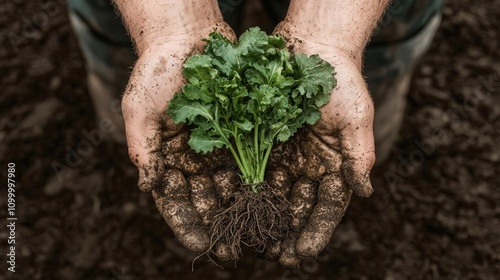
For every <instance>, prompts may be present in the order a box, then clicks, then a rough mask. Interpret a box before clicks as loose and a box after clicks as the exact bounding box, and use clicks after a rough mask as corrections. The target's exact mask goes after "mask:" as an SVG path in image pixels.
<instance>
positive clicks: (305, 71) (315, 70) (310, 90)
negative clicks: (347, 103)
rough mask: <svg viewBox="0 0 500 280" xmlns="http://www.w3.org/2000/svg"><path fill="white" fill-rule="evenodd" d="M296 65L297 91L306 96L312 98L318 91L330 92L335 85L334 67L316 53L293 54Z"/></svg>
mask: <svg viewBox="0 0 500 280" xmlns="http://www.w3.org/2000/svg"><path fill="white" fill-rule="evenodd" d="M294 62H295V65H296V66H297V71H296V72H297V77H296V78H297V80H298V83H299V86H298V87H297V91H298V92H299V93H300V94H301V95H306V97H307V98H314V96H315V95H317V94H318V93H324V94H330V93H331V92H332V90H333V88H334V87H335V85H336V81H335V77H334V76H333V75H334V68H333V66H331V65H330V64H329V63H328V62H326V61H324V60H322V59H321V58H320V57H319V56H318V55H312V56H309V57H308V56H307V55H305V54H298V55H295V56H294Z"/></svg>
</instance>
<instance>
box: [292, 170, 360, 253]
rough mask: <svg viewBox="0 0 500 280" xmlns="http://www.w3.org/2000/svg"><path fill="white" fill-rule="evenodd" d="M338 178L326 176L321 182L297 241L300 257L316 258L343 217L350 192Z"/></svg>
mask: <svg viewBox="0 0 500 280" xmlns="http://www.w3.org/2000/svg"><path fill="white" fill-rule="evenodd" d="M340 177H341V175H340V174H332V175H327V176H325V178H323V180H322V181H321V184H320V186H319V189H318V202H317V203H316V206H315V207H314V209H313V212H312V214H311V216H310V217H309V220H308V222H307V224H306V225H305V227H304V229H303V230H302V232H301V233H300V235H299V238H298V239H297V244H296V250H297V254H298V255H299V256H300V257H314V256H317V255H318V254H319V252H321V250H322V249H323V248H324V247H325V246H326V244H327V243H328V242H329V240H330V238H331V236H332V234H333V231H334V230H335V228H336V227H337V225H338V224H339V222H340V220H341V219H342V217H343V216H344V213H345V210H346V209H347V206H348V205H349V200H350V198H351V190H350V189H349V188H347V187H346V186H345V185H344V184H343V182H342V180H341V179H340Z"/></svg>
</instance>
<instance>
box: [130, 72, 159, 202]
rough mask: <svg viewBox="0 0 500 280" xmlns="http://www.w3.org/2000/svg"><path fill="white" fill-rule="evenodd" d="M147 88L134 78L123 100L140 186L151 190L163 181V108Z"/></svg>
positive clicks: (131, 152)
mask: <svg viewBox="0 0 500 280" xmlns="http://www.w3.org/2000/svg"><path fill="white" fill-rule="evenodd" d="M150 98H151V97H150V95H149V94H148V93H147V91H146V90H145V88H144V87H142V86H140V84H139V83H136V82H135V80H134V78H133V76H132V77H131V79H130V81H129V84H128V86H127V89H126V91H125V94H124V96H123V99H122V111H123V119H124V121H125V131H126V136H127V145H128V152H129V156H130V159H131V160H132V162H133V163H134V164H135V165H136V166H137V167H138V169H139V182H138V187H139V189H140V190H141V191H143V192H149V191H151V190H152V189H154V188H155V187H156V186H157V185H159V184H160V183H161V178H162V175H163V173H164V171H165V166H164V163H163V160H162V158H161V157H160V144H161V136H162V135H161V122H162V116H161V111H160V112H158V110H156V109H155V108H154V102H153V101H152V100H149V99H150Z"/></svg>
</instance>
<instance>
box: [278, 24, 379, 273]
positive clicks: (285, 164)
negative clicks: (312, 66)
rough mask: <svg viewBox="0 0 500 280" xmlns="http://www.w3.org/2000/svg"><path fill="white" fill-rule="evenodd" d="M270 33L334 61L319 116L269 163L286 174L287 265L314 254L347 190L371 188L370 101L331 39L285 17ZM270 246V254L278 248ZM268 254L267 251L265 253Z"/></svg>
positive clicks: (354, 67) (355, 65)
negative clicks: (290, 233)
mask: <svg viewBox="0 0 500 280" xmlns="http://www.w3.org/2000/svg"><path fill="white" fill-rule="evenodd" d="M275 33H277V34H280V35H282V36H284V37H285V39H286V40H287V42H288V47H289V49H290V51H291V52H293V53H306V54H309V55H312V54H319V55H320V57H321V58H322V59H324V60H326V61H328V62H330V63H331V64H332V65H333V66H334V67H335V72H336V74H335V78H336V80H337V86H336V87H335V89H334V91H333V93H332V95H331V100H330V102H329V103H328V104H327V105H325V106H323V107H322V108H321V119H320V120H319V121H318V123H317V124H316V125H314V126H313V127H309V128H307V129H305V130H304V131H302V132H301V133H300V134H299V135H297V136H296V137H295V138H294V139H293V140H292V141H290V142H289V143H285V144H282V145H281V146H278V147H277V148H276V149H275V151H274V153H273V158H272V159H271V160H270V167H271V166H272V167H274V168H275V169H276V168H278V166H279V164H280V163H281V165H282V169H283V170H284V171H283V172H285V173H286V176H289V178H288V179H284V180H283V182H287V181H288V182H289V181H290V180H292V182H294V183H293V186H292V188H291V193H290V194H289V197H290V201H291V212H292V215H293V216H294V218H293V219H292V224H291V226H292V229H293V230H295V231H297V233H298V234H297V236H296V239H295V238H292V239H291V240H285V241H283V244H282V245H281V248H282V253H281V256H280V262H281V263H282V264H283V265H287V266H292V265H297V264H298V263H299V259H300V258H302V257H309V256H316V255H317V254H319V253H320V251H321V250H322V249H323V248H324V247H325V245H326V244H327V243H328V241H329V240H330V237H331V235H332V234H333V231H334V230H335V227H336V226H337V225H338V223H339V222H340V220H341V218H342V216H343V215H344V212H345V210H346V208H347V206H348V204H349V201H350V196H351V192H352V191H354V193H355V194H357V195H359V196H363V197H368V196H370V195H371V193H372V192H373V189H372V187H371V183H370V178H369V173H370V170H371V168H372V166H373V164H374V162H375V146H374V139H373V117H374V109H373V102H372V99H371V97H370V95H369V93H368V90H367V87H366V84H365V81H364V79H363V77H362V74H361V61H360V60H358V59H356V58H355V56H354V57H353V56H352V55H351V54H350V53H349V52H346V51H344V50H343V49H342V48H338V47H336V45H335V44H334V43H332V44H325V43H324V42H321V43H319V42H315V40H314V38H313V37H309V36H307V35H301V33H300V32H298V31H297V30H296V29H295V27H294V26H292V25H289V24H288V23H287V22H282V23H281V24H279V25H278V26H277V28H276V30H275ZM278 252H280V250H278V249H276V250H275V252H274V255H277V254H279V253H278ZM271 255H272V254H271Z"/></svg>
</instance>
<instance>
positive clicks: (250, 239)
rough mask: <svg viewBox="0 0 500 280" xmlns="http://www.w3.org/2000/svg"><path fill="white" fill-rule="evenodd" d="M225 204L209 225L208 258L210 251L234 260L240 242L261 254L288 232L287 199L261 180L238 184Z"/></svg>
mask: <svg viewBox="0 0 500 280" xmlns="http://www.w3.org/2000/svg"><path fill="white" fill-rule="evenodd" d="M252 187H254V188H252ZM255 187H257V188H255ZM253 189H258V191H257V192H256V191H253ZM225 204H226V205H221V206H223V208H222V209H223V210H221V211H220V212H218V213H217V214H215V216H214V219H213V223H212V225H211V227H210V233H211V236H210V248H209V249H208V251H207V252H206V253H205V254H206V255H208V257H209V258H210V259H211V256H210V255H212V254H214V255H216V256H217V257H218V258H219V259H220V260H222V261H228V260H237V259H239V256H240V255H242V249H241V244H244V245H246V246H248V247H251V248H253V249H254V250H255V251H256V252H257V253H263V252H264V251H265V250H266V248H269V247H271V246H272V245H273V244H274V243H275V242H277V241H278V240H283V239H284V238H286V237H287V236H289V235H290V229H289V224H290V219H291V214H290V202H289V201H288V200H287V199H286V197H284V196H283V195H282V194H279V193H277V192H275V191H274V190H273V189H272V188H271V187H270V186H269V185H268V184H267V183H265V182H264V183H261V184H258V185H250V184H241V186H240V190H239V191H238V192H236V193H235V194H233V195H232V196H231V198H230V199H229V200H228V202H227V203H225Z"/></svg>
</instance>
